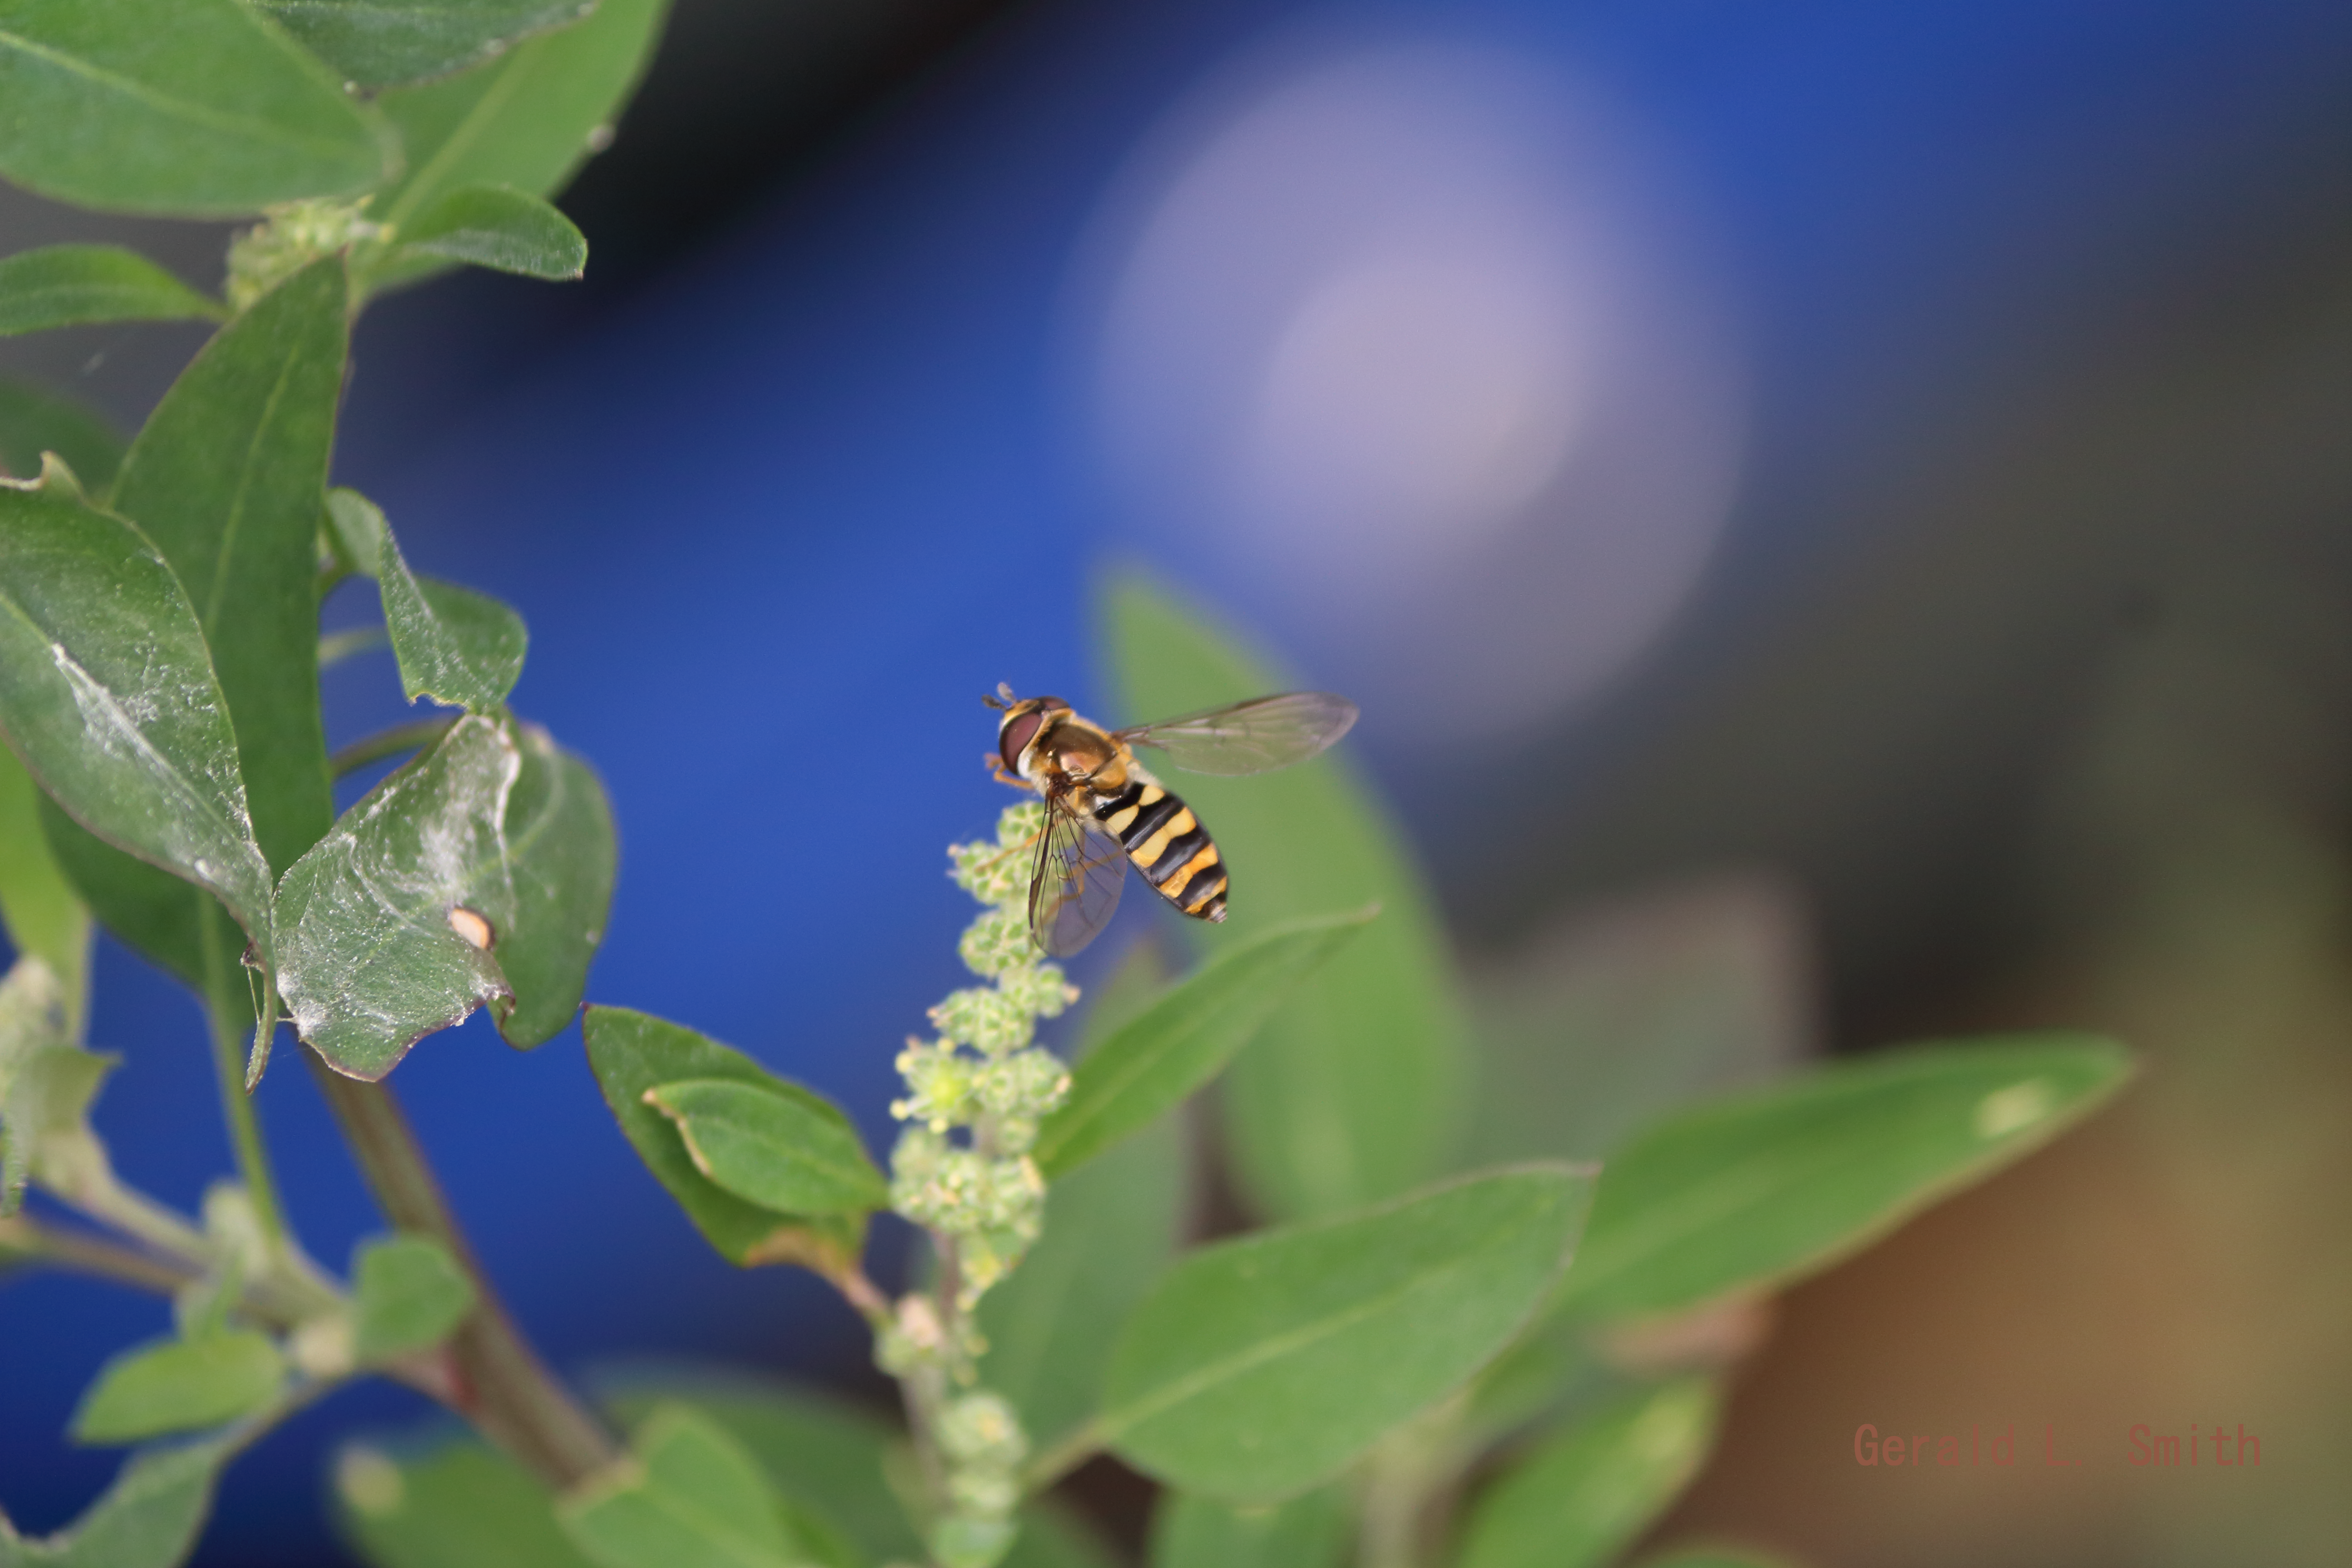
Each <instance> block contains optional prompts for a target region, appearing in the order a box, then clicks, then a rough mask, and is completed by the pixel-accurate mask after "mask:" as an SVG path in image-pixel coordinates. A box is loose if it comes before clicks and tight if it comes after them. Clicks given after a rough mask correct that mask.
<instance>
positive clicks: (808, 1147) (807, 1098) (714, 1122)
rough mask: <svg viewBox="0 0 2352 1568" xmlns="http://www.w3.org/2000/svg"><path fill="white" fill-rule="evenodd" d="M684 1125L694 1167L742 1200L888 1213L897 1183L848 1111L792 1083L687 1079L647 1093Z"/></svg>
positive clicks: (795, 1210)
mask: <svg viewBox="0 0 2352 1568" xmlns="http://www.w3.org/2000/svg"><path fill="white" fill-rule="evenodd" d="M645 1098H646V1103H647V1104H649V1105H651V1106H652V1107H653V1108H654V1109H655V1110H658V1111H660V1112H661V1113H662V1114H663V1115H664V1116H667V1117H668V1118H669V1119H670V1121H673V1122H675V1123H677V1131H678V1136H679V1137H680V1138H682V1139H683V1140H685V1142H686V1152H687V1155H688V1158H690V1159H692V1160H693V1162H694V1168H695V1169H696V1170H698V1171H699V1172H701V1173H703V1174H704V1175H706V1176H708V1177H709V1178H710V1179H711V1180H712V1181H713V1182H716V1183H717V1184H719V1185H720V1186H722V1187H724V1188H726V1189H727V1190H728V1191H729V1192H730V1193H733V1194H735V1195H736V1196H737V1197H739V1198H743V1199H746V1200H747V1201H749V1202H751V1203H755V1204H758V1205H760V1206H761V1208H767V1209H776V1210H779V1211H781V1212H782V1213H784V1214H811V1215H817V1214H822V1215H837V1214H862V1213H866V1212H868V1211H870V1210H874V1209H878V1208H887V1207H888V1206H889V1203H890V1184H889V1183H887V1182H886V1181H885V1180H883V1178H882V1173H881V1172H879V1171H877V1170H876V1169H875V1168H874V1162H873V1161H872V1160H870V1159H868V1158H867V1157H866V1145H865V1144H864V1143H863V1142H860V1141H859V1139H858V1136H857V1129H856V1128H855V1127H853V1126H851V1125H850V1121H849V1118H848V1117H846V1116H845V1115H843V1114H842V1113H841V1108H840V1107H839V1106H837V1105H835V1104H834V1103H833V1102H832V1101H831V1100H827V1099H825V1098H824V1096H823V1095H820V1094H817V1093H815V1092H814V1091H813V1090H810V1089H803V1087H802V1086H801V1085H799V1084H796V1083H793V1082H791V1081H789V1080H784V1079H779V1080H778V1081H777V1082H776V1083H774V1084H772V1085H771V1084H753V1083H746V1082H743V1081H742V1080H740V1079H686V1080H684V1081H682V1082H677V1083H665V1084H660V1085H657V1086H656V1087H655V1088H653V1089H647V1090H646V1095H645Z"/></svg>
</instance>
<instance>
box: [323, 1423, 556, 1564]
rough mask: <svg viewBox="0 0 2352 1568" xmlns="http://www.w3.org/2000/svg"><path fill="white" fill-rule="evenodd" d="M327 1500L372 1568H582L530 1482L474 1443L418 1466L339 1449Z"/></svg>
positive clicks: (543, 1494)
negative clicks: (331, 1495)
mask: <svg viewBox="0 0 2352 1568" xmlns="http://www.w3.org/2000/svg"><path fill="white" fill-rule="evenodd" d="M335 1500H336V1503H337V1504H338V1511H339V1513H340V1514H341V1522H342V1524H343V1527H344V1529H345V1531H347V1532H348V1534H349V1536H350V1537H351V1539H352V1540H353V1541H355V1542H357V1543H358V1546H359V1551H360V1554H361V1556H362V1557H363V1558H365V1559H366V1560H367V1561H368V1562H369V1563H373V1564H374V1565H375V1568H588V1565H589V1560H588V1559H587V1558H585V1557H583V1556H582V1555H581V1553H580V1549H579V1548H578V1547H576V1546H574V1545H572V1539H571V1537H569V1536H567V1535H565V1534H564V1533H563V1527H562V1526H561V1525H559V1524H558V1523H556V1521H555V1498H554V1496H553V1494H552V1493H551V1492H549V1491H548V1489H546V1488H545V1487H544V1486H542V1485H541V1484H540V1482H539V1480H538V1479H537V1478H535V1477H533V1476H532V1475H531V1473H530V1471H528V1470H526V1469H524V1468H522V1467H521V1466H520V1465H519V1464H517V1463H516V1462H515V1461H514V1460H512V1459H510V1458H508V1457H507V1456H505V1455H504V1454H501V1453H499V1452H498V1451H497V1450H496V1449H493V1448H489V1447H484V1446H482V1445H481V1444H478V1443H470V1442H462V1441H461V1442H454V1443H448V1444H445V1445H444V1446H442V1447H439V1448H436V1449H435V1450H434V1451H433V1452H431V1453H429V1454H426V1455H425V1456H423V1457H421V1458H414V1459H407V1460H405V1461H404V1460H403V1459H400V1458H395V1457H394V1456H393V1455H390V1454H386V1453H384V1452H382V1451H381V1450H378V1449H375V1448H373V1447H349V1448H346V1449H344V1450H343V1452H342V1453H341V1456H339V1458H338V1459H337V1462H336V1465H335Z"/></svg>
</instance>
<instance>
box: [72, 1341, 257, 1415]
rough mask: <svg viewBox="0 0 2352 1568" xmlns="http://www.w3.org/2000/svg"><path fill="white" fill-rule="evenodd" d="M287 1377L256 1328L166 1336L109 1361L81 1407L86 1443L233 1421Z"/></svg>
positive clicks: (248, 1411)
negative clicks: (192, 1336) (191, 1336)
mask: <svg viewBox="0 0 2352 1568" xmlns="http://www.w3.org/2000/svg"><path fill="white" fill-rule="evenodd" d="M285 1381H286V1363H285V1361H284V1360H283V1359H282V1358H281V1357H280V1356H279V1355H278V1347H277V1346H276V1345H274V1344H272V1343H270V1342H269V1336H268V1335H267V1334H264V1333H259V1332H257V1331H254V1330H251V1329H239V1330H234V1331H230V1332H228V1333H223V1334H208V1335H206V1336H205V1337H204V1338H202V1339H194V1340H163V1341H158V1342H155V1343H152V1344H148V1345H141V1346H138V1347H135V1348H133V1349H131V1350H127V1351H124V1352H122V1353H121V1354H120V1355H118V1356H116V1357H114V1358H113V1359H112V1360H110V1361H109V1362H108V1363H106V1364H105V1365H104V1366H103V1367H100V1369H99V1373H98V1380H97V1381H96V1382H95V1383H93V1384H90V1387H89V1392H88V1393H86V1394H83V1395H82V1399H81V1406H80V1408H79V1409H77V1410H76V1411H75V1412H74V1418H73V1436H74V1440H75V1441H76V1442H79V1443H136V1442H138V1441H139V1440H140V1439H142V1438H143V1437H155V1436H162V1435H163V1434H164V1433H167V1432H187V1431H193V1430H194V1429H196V1428H198V1427H203V1426H220V1425H221V1424H222V1423H224V1422H227V1421H234V1420H235V1419H236V1418H237V1417H238V1416H240V1415H248V1414H250V1413H251V1412H253V1411H255V1410H257V1409H259V1408H260V1407H261V1406H262V1405H267V1404H268V1403H269V1402H270V1400H272V1399H274V1398H276V1397H277V1395H278V1388H279V1387H280V1386H281V1385H282V1384H284V1383H285Z"/></svg>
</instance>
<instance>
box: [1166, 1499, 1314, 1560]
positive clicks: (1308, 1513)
mask: <svg viewBox="0 0 2352 1568" xmlns="http://www.w3.org/2000/svg"><path fill="white" fill-rule="evenodd" d="M1353 1522H1354V1521H1353V1520H1352V1518H1351V1517H1350V1510H1349V1506H1348V1497H1347V1494H1346V1492H1345V1491H1344V1490H1343V1489H1340V1488H1338V1487H1326V1488H1324V1489H1322V1490H1320V1491H1312V1492H1308V1493H1307V1495H1306V1496H1304V1497H1296V1498H1293V1499H1291V1500H1289V1501H1288V1502H1283V1503H1273V1504H1269V1505H1263V1506H1260V1507H1256V1508H1235V1507H1234V1506H1233V1505H1232V1504H1230V1503H1222V1502H1213V1501H1212V1500H1209V1499H1207V1498H1198V1497H1187V1496H1185V1495H1184V1494H1183V1493H1181V1492H1162V1493H1160V1506H1159V1508H1158V1509H1156V1510H1153V1513H1152V1516H1151V1568H1339V1563H1341V1562H1342V1561H1343V1560H1344V1559H1345V1557H1346V1555H1347V1551H1348V1538H1349V1533H1350V1526H1351V1525H1352V1523H1353Z"/></svg>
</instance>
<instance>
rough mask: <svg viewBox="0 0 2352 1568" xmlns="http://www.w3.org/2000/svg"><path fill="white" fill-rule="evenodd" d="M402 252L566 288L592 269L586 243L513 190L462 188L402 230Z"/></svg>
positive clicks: (535, 200) (562, 220)
mask: <svg viewBox="0 0 2352 1568" xmlns="http://www.w3.org/2000/svg"><path fill="white" fill-rule="evenodd" d="M399 240H400V248H401V249H402V250H403V251H404V252H412V253H415V254H416V255H420V256H430V257H436V258H440V259H442V260H445V261H464V262H468V263H470V264H472V265H473V266H476V267H487V268H490V269H491V270H493V271H496V272H512V273H516V274H518V275H520V276H521V277H524V278H542V279H547V280H548V281H550V282H565V281H568V280H570V279H574V278H577V277H579V276H580V275H581V274H582V273H583V272H585V271H586V270H587V269H588V239H587V237H586V236H585V235H583V234H582V233H581V232H580V231H579V229H577V228H576V227H574V226H572V220H571V219H570V218H568V217H565V216H563V215H562V213H560V212H558V211H556V210H555V208H554V207H552V206H551V205H548V204H547V203H546V202H543V201H541V199H540V198H539V197H537V196H534V195H530V193H529V192H527V191H519V190H517V189H515V188H514V187H513V186H512V185H460V186H458V187H457V189H456V190H454V191H451V192H449V193H448V194H447V195H444V196H442V197H441V198H440V199H439V200H438V201H436V202H435V203H434V204H433V205H431V206H429V207H426V208H425V210H424V211H423V212H421V213H418V214H417V215H416V216H415V217H413V218H411V219H410V220H409V221H408V222H407V223H405V224H404V225H402V226H401V229H400V235H399Z"/></svg>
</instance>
